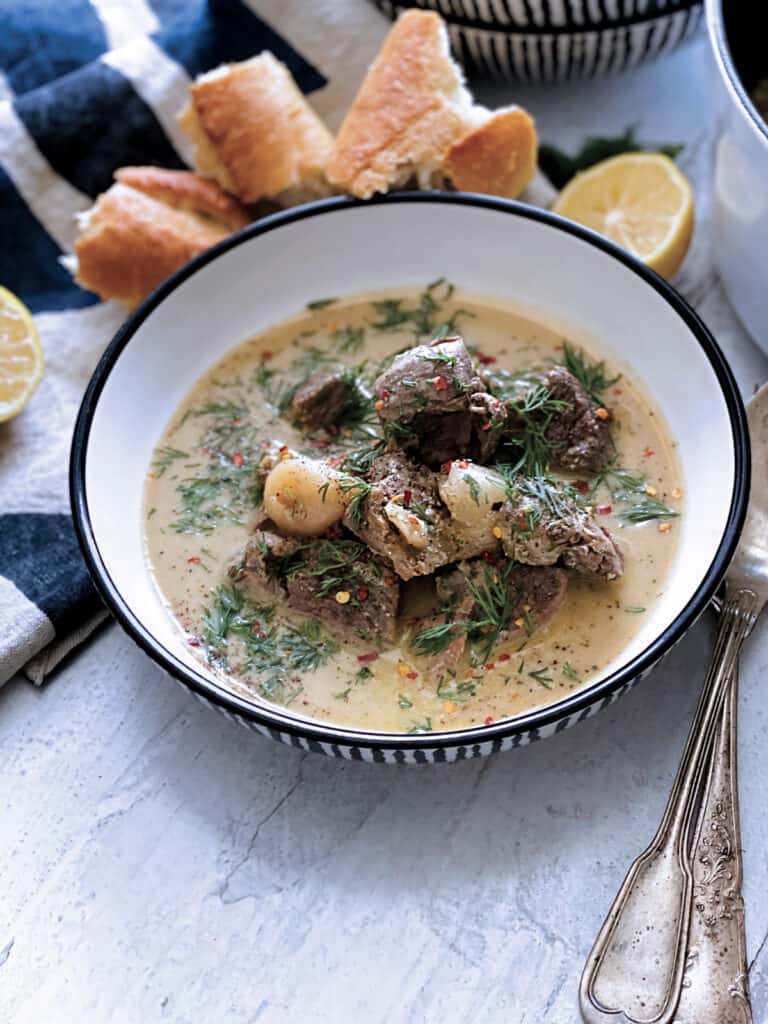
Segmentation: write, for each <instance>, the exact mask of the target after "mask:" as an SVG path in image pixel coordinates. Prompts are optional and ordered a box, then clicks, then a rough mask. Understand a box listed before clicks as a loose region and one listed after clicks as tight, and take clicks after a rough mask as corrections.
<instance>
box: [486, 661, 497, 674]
mask: <svg viewBox="0 0 768 1024" xmlns="http://www.w3.org/2000/svg"><path fill="white" fill-rule="evenodd" d="M485 668H486V671H488V672H490V671H491V669H492V668H496V662H495V661H487V662H486V663H485Z"/></svg>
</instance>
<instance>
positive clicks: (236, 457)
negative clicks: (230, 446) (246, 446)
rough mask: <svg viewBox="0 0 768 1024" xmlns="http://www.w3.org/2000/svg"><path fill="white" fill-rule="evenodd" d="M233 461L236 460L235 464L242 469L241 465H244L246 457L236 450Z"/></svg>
mask: <svg viewBox="0 0 768 1024" xmlns="http://www.w3.org/2000/svg"><path fill="white" fill-rule="evenodd" d="M232 461H233V462H234V464H235V466H236V467H237V468H238V469H240V467H241V466H242V464H243V463H244V462H245V459H244V458H243V456H242V455H241V454H240V452H235V454H234V455H233V456H232Z"/></svg>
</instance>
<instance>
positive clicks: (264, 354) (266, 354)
mask: <svg viewBox="0 0 768 1024" xmlns="http://www.w3.org/2000/svg"><path fill="white" fill-rule="evenodd" d="M271 358H272V353H271V352H270V351H269V349H267V351H266V352H262V353H261V359H262V362H264V363H266V362H267V361H268V360H269V359H271Z"/></svg>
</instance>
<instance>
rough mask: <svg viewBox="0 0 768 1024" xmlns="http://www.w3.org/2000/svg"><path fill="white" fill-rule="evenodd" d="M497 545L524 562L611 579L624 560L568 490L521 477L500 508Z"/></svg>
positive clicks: (593, 518) (614, 577) (607, 536)
mask: <svg viewBox="0 0 768 1024" xmlns="http://www.w3.org/2000/svg"><path fill="white" fill-rule="evenodd" d="M498 522H499V527H500V529H501V531H502V537H501V543H502V546H503V548H504V550H505V552H506V553H507V555H508V556H509V557H510V558H513V559H514V560H515V561H517V562H523V563H524V564H526V565H554V564H555V563H556V562H559V563H561V564H562V565H564V566H566V568H568V569H575V570H576V571H577V572H580V573H583V574H585V575H588V576H600V577H602V578H604V579H606V580H613V579H616V578H617V577H618V576H621V575H622V573H623V571H624V558H623V556H622V554H621V551H620V549H619V546H618V544H617V543H616V541H615V539H614V537H613V536H612V534H610V533H609V532H608V530H606V529H605V528H604V527H602V526H600V525H599V523H598V522H597V520H596V519H595V517H594V516H593V515H592V514H591V513H590V512H588V511H587V510H586V509H585V508H583V507H582V506H581V505H580V504H579V503H578V502H577V501H576V500H575V499H574V498H572V497H571V496H570V495H569V494H568V493H567V492H565V491H563V490H561V489H559V488H556V487H554V486H552V485H549V484H545V483H543V482H540V483H539V484H537V485H531V484H530V483H526V482H525V481H521V482H520V484H519V487H518V490H517V493H516V495H515V498H514V500H510V501H507V502H505V503H504V504H503V505H502V507H501V510H500V512H499V519H498Z"/></svg>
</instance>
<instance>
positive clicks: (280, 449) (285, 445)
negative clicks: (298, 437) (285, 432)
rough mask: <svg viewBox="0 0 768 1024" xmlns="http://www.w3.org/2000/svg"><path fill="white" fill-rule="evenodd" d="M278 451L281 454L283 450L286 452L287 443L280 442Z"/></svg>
mask: <svg viewBox="0 0 768 1024" xmlns="http://www.w3.org/2000/svg"><path fill="white" fill-rule="evenodd" d="M278 451H279V452H280V454H281V455H282V454H283V452H287V451H288V445H287V444H281V445H280V447H279V448H278Z"/></svg>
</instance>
